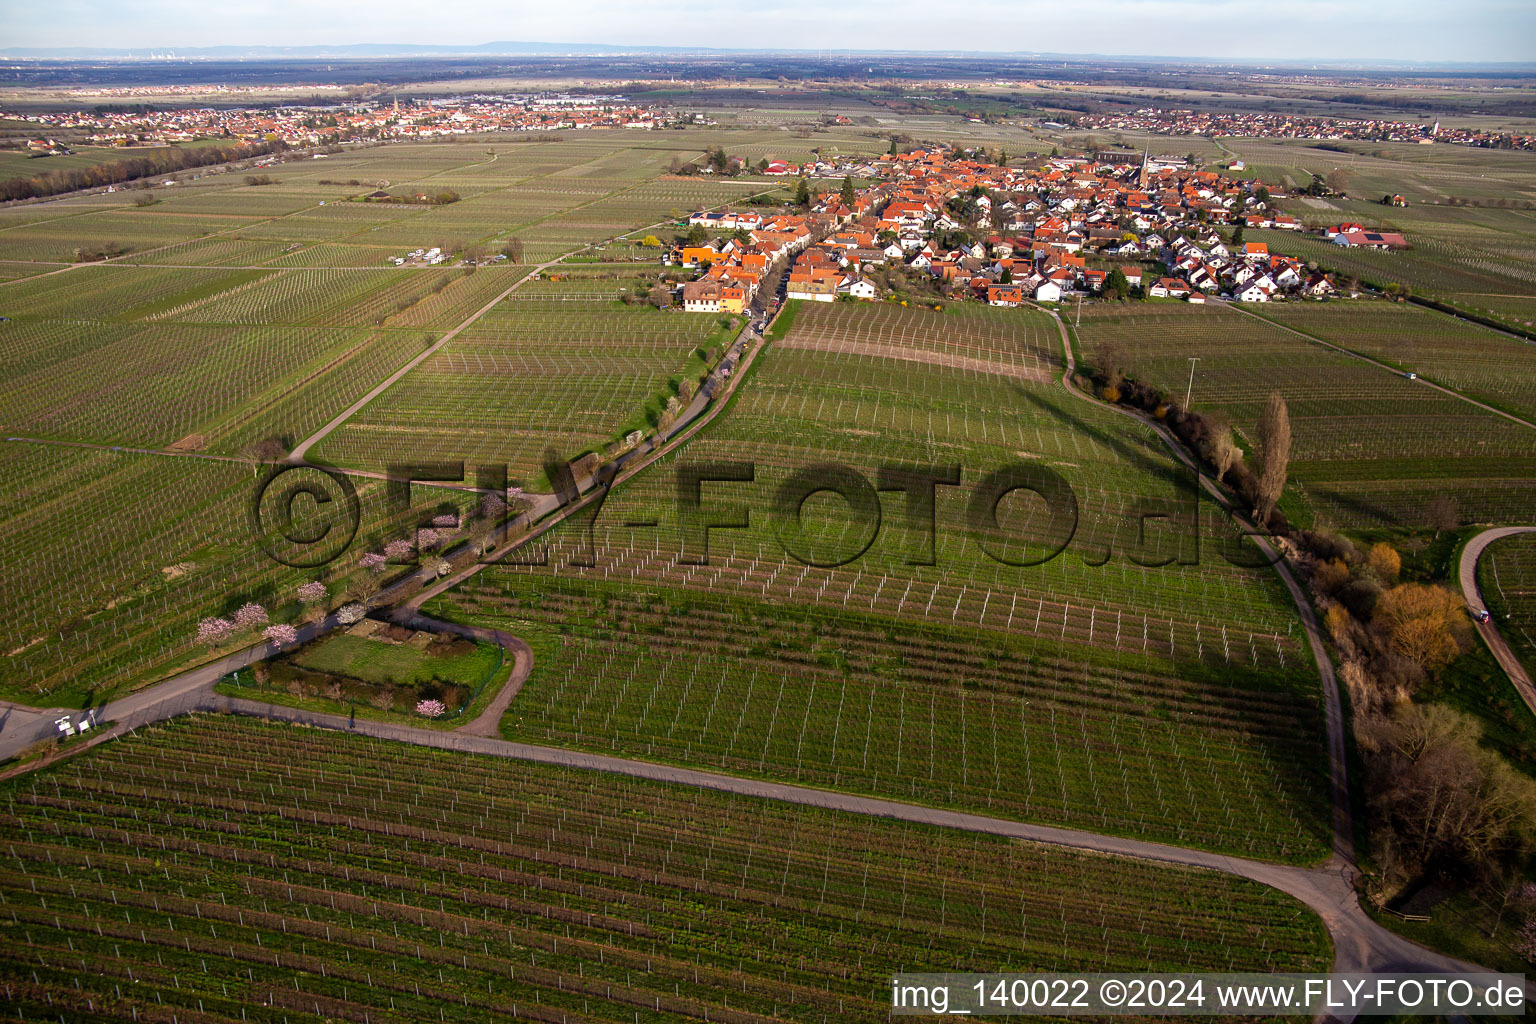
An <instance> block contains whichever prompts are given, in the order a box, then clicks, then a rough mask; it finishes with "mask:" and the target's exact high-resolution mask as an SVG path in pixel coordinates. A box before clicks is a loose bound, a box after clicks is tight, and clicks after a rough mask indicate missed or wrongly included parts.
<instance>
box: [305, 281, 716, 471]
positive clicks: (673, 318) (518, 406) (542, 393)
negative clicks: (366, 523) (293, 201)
mask: <svg viewBox="0 0 1536 1024" xmlns="http://www.w3.org/2000/svg"><path fill="white" fill-rule="evenodd" d="M562 276H563V277H567V278H568V279H566V280H559V281H550V280H545V281H534V282H530V283H529V284H527V285H525V286H524V287H522V288H520V289H519V290H518V291H516V292H514V293H513V294H512V295H511V296H510V297H508V298H507V299H506V300H505V301H503V302H501V303H500V304H498V305H497V306H496V307H495V308H494V309H493V310H491V311H490V312H489V313H487V314H486V315H485V316H483V317H481V318H480V319H479V320H477V321H476V322H475V323H474V324H473V325H472V326H471V327H469V328H468V329H466V330H465V331H464V332H463V333H462V334H460V335H459V336H458V337H456V338H454V340H453V341H452V342H450V343H449V344H448V345H447V346H446V347H444V348H443V349H442V350H440V351H439V352H437V353H436V354H435V355H434V356H433V357H432V358H431V359H429V360H427V361H426V362H424V363H422V364H421V365H420V366H418V367H416V368H415V369H414V370H412V371H411V372H410V373H409V374H408V375H406V377H404V378H403V379H402V380H400V381H399V382H397V383H396V384H395V385H393V386H392V387H391V388H390V389H389V390H388V391H386V392H385V393H384V394H383V395H381V396H379V398H377V399H375V400H374V401H373V402H371V403H369V405H368V406H367V407H365V408H364V409H363V410H361V411H360V412H359V413H357V414H356V415H354V416H353V417H352V418H351V419H349V420H348V421H347V422H346V423H345V424H344V425H343V426H342V427H341V428H340V429H339V430H337V431H336V432H335V433H334V434H332V435H330V436H329V437H327V438H326V439H325V441H324V442H323V443H322V444H321V445H320V446H319V448H318V449H317V453H318V454H319V455H321V456H322V457H324V458H326V459H329V460H331V461H333V462H336V463H338V464H341V465H350V466H366V467H373V468H379V467H383V466H386V465H389V464H391V463H403V462H411V461H420V460H422V459H451V460H460V459H462V460H465V461H466V462H468V463H469V464H472V465H484V464H487V463H501V464H505V465H507V466H508V467H509V474H510V476H511V478H512V479H513V480H519V479H521V480H524V481H526V482H531V481H533V480H534V478H536V477H537V476H538V475H539V473H540V472H541V467H542V465H543V459H544V454H545V451H546V449H550V448H553V449H554V450H555V451H556V452H558V453H559V454H560V455H561V456H562V457H564V458H574V457H575V456H577V455H579V454H581V453H582V452H583V451H585V450H588V449H594V448H600V447H602V446H603V445H605V444H607V443H609V442H610V441H613V440H615V439H616V438H618V437H621V436H622V435H623V433H624V432H625V431H627V430H633V429H638V428H642V427H646V428H648V427H650V426H653V425H654V422H655V420H654V416H655V415H656V413H657V411H658V410H659V407H660V406H659V403H662V402H664V401H665V396H670V394H671V393H672V390H673V389H674V388H675V387H676V386H677V385H679V384H681V382H682V381H683V379H684V377H685V376H688V377H692V378H695V382H696V378H697V376H698V375H699V374H700V373H701V372H702V369H703V366H704V362H703V358H702V357H703V356H704V355H707V354H708V353H709V351H710V350H712V349H714V350H719V349H720V348H722V347H723V345H724V343H726V342H728V341H729V340H731V339H732V338H733V337H734V336H735V331H734V329H732V328H731V327H729V326H724V327H723V326H722V320H721V318H717V317H700V316H689V315H686V314H682V313H675V312H672V313H664V312H661V311H658V310H655V309H652V308H650V307H649V306H644V305H641V306H631V307H626V306H624V305H622V304H620V303H619V302H617V301H616V299H617V297H618V295H619V289H620V287H621V281H620V280H619V279H618V278H617V276H616V275H613V274H609V273H599V272H595V271H587V272H579V273H573V274H570V275H562ZM622 283H623V284H629V283H630V281H629V279H627V278H626V279H624V280H623V282H622ZM727 322H728V318H727ZM647 406H650V407H651V409H650V414H651V416H652V417H653V418H652V419H650V420H649V421H646V420H644V419H640V420H637V419H636V418H637V417H639V416H641V415H642V411H643V410H646V408H647Z"/></svg>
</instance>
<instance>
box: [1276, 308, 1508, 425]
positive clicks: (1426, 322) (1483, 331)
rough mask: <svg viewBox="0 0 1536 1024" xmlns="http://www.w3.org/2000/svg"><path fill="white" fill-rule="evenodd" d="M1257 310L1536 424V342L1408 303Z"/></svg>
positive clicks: (1281, 322) (1296, 328)
mask: <svg viewBox="0 0 1536 1024" xmlns="http://www.w3.org/2000/svg"><path fill="white" fill-rule="evenodd" d="M1253 311H1254V312H1256V313H1258V314H1259V315H1260V316H1263V317H1266V318H1268V319H1271V320H1274V321H1275V322H1276V323H1280V324H1283V325H1285V326H1286V327H1291V328H1294V329H1295V330H1298V331H1301V332H1302V333H1304V334H1309V335H1312V336H1313V337H1316V338H1321V339H1323V340H1324V341H1330V342H1332V343H1334V344H1335V345H1340V346H1342V347H1344V348H1347V349H1349V350H1350V351H1351V352H1359V353H1360V354H1362V355H1367V356H1370V357H1371V358H1372V359H1377V360H1380V361H1382V362H1384V363H1387V364H1389V365H1391V366H1395V367H1397V368H1399V369H1401V370H1404V371H1412V372H1414V373H1417V374H1418V375H1419V376H1420V377H1422V378H1424V379H1425V380H1431V381H1434V382H1435V383H1438V384H1443V385H1445V386H1446V387H1448V388H1451V389H1453V390H1455V391H1457V392H1459V393H1461V394H1463V395H1468V396H1470V397H1472V398H1476V399H1477V400H1479V401H1481V402H1485V403H1487V404H1489V405H1492V406H1494V407H1495V408H1498V409H1503V410H1505V411H1506V412H1512V413H1514V414H1516V415H1518V416H1521V417H1523V418H1524V419H1527V420H1533V421H1536V345H1533V344H1530V343H1527V342H1523V341H1520V340H1519V339H1517V338H1512V337H1510V336H1509V335H1506V334H1500V333H1499V332H1497V331H1493V330H1490V329H1488V328H1486V327H1480V326H1478V325H1476V324H1471V323H1468V322H1467V321H1465V320H1457V319H1455V318H1454V317H1449V316H1445V315H1444V314H1441V313H1437V312H1434V311H1432V310H1428V309H1424V308H1423V307H1420V306H1414V305H1410V304H1408V303H1402V302H1369V301H1348V300H1333V301H1329V302H1322V303H1318V302H1276V303H1271V304H1270V305H1269V306H1268V307H1266V308H1264V309H1254V310H1253Z"/></svg>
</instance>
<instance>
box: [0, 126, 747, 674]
mask: <svg viewBox="0 0 1536 1024" xmlns="http://www.w3.org/2000/svg"><path fill="white" fill-rule="evenodd" d="M677 152H679V151H678V150H676V149H675V148H671V147H668V146H665V145H663V146H661V147H659V148H651V147H644V146H642V147H636V146H634V145H633V140H632V138H630V137H610V138H606V139H594V140H590V141H588V140H583V141H582V142H580V143H576V144H571V145H567V144H566V143H564V142H561V141H553V140H549V141H545V140H540V141H538V142H528V143H506V142H498V143H494V144H488V145H486V146H474V145H465V144H463V143H449V144H419V145H417V144H411V145H398V146H389V147H384V148H378V149H362V150H355V151H351V152H346V153H341V154H336V155H334V156H332V157H330V158H328V159H327V160H321V161H306V162H302V163H293V164H285V165H280V166H279V167H278V168H277V169H276V173H275V175H274V176H275V177H276V178H277V179H278V180H277V181H276V183H275V184H272V185H265V186H250V185H246V184H243V182H242V179H240V178H239V177H236V176H234V175H219V174H209V175H206V176H202V177H198V178H195V179H188V180H183V181H182V182H181V183H180V184H178V185H177V186H175V187H174V188H163V187H162V188H156V189H153V190H148V193H147V196H146V193H145V192H144V191H140V192H138V193H137V194H136V195H130V194H128V193H125V192H119V193H116V194H97V195H85V196H75V197H69V198H64V199H60V200H56V201H52V202H48V203H44V204H37V205H30V206H15V207H10V208H7V209H5V210H3V211H0V316H3V317H4V318H5V319H4V320H3V321H0V384H3V385H4V392H5V396H6V397H5V398H4V400H0V431H3V432H4V434H5V435H6V436H8V437H14V438H26V439H36V440H38V441H43V442H49V443H50V444H49V445H48V446H40V445H36V444H31V443H28V442H23V441H11V442H9V443H7V444H6V446H5V449H4V451H3V452H0V475H3V476H4V477H5V478H6V480H7V481H8V482H9V485H8V487H7V489H6V497H7V505H6V510H5V514H4V517H3V521H0V548H3V550H4V551H5V552H6V554H7V559H6V561H7V564H8V565H10V566H15V567H25V578H24V579H22V580H19V581H18V582H17V583H16V584H15V585H14V586H12V587H11V588H9V589H8V590H7V593H6V595H5V597H4V598H3V599H0V602H3V606H4V608H3V610H4V613H5V625H4V627H3V633H4V636H3V639H0V643H3V644H4V646H3V650H5V651H6V652H8V653H9V655H10V657H9V658H8V659H7V664H6V668H5V669H4V670H3V671H0V692H4V693H5V694H6V695H8V696H16V697H20V698H22V699H28V700H34V701H37V700H42V701H50V700H53V701H56V700H66V701H78V700H80V699H81V698H82V697H83V696H84V695H86V694H89V693H100V692H104V691H110V690H111V689H112V688H113V687H114V686H119V685H123V684H124V683H127V682H129V681H141V680H144V679H152V678H154V676H155V674H156V673H157V672H159V671H163V669H164V667H165V666H168V665H173V664H182V663H184V662H185V661H186V660H187V659H188V658H189V657H191V656H192V655H193V654H194V653H195V652H194V651H193V650H192V649H191V648H190V641H191V635H192V630H193V627H194V625H195V624H196V622H197V621H198V619H199V618H201V617H203V616H207V615H213V614H218V613H227V612H228V611H229V610H230V607H232V606H231V605H230V604H229V603H230V602H231V601H234V602H235V603H236V604H238V603H239V601H240V600H244V599H247V598H257V599H261V600H263V601H271V600H273V599H278V603H279V604H282V603H283V602H284V601H286V600H287V598H286V597H284V596H283V595H285V594H287V593H288V592H289V591H290V590H291V588H292V587H293V586H296V585H297V584H298V583H299V582H302V581H303V580H304V579H305V578H306V577H305V576H303V574H300V573H298V572H297V571H295V570H289V569H284V568H283V567H281V566H278V565H276V564H274V563H272V562H271V561H270V559H268V558H267V556H266V555H265V554H264V553H262V552H261V551H260V550H258V549H257V548H256V547H255V546H254V545H253V544H252V542H251V538H250V528H249V526H248V525H247V522H246V517H247V512H246V509H245V503H246V502H247V501H248V500H249V496H250V492H251V488H252V487H253V486H254V484H253V475H254V473H255V469H254V467H253V466H250V465H247V464H245V463H244V462H241V461H220V460H221V459H235V460H242V459H247V458H249V457H250V453H251V452H253V451H255V450H256V447H255V446H257V445H261V446H263V447H264V448H265V449H270V448H271V446H272V445H274V444H281V445H282V446H283V447H284V448H291V447H292V446H293V445H296V444H297V443H299V442H300V441H301V440H303V439H304V438H306V437H308V436H310V435H311V434H313V433H314V432H315V431H317V430H319V429H320V428H321V427H322V426H324V425H325V424H327V423H328V422H330V421H331V420H332V419H333V418H334V417H336V416H337V415H338V414H339V413H341V412H342V411H343V410H345V409H346V408H347V407H348V406H350V405H351V404H352V403H353V402H355V401H356V400H357V399H358V398H359V397H361V396H362V395H364V394H366V393H367V392H368V391H369V390H370V389H371V388H372V387H374V386H375V385H377V384H378V383H379V382H381V381H383V380H384V379H386V378H387V377H389V376H390V374H392V373H393V372H395V371H396V370H398V369H399V368H401V367H402V366H404V365H406V363H407V362H408V361H409V360H411V359H412V358H413V357H415V356H416V355H418V354H419V353H421V352H422V350H423V349H424V348H425V347H426V346H428V345H430V344H432V343H433V342H435V341H436V340H437V339H439V338H440V337H442V335H443V334H444V333H445V332H446V331H448V330H450V329H452V328H454V327H456V326H458V325H459V324H461V323H462V322H463V321H464V320H465V319H466V318H468V317H469V316H471V314H473V313H475V312H476V311H477V310H479V309H480V308H481V307H483V306H484V305H485V304H486V303H487V302H489V301H490V300H491V299H493V298H494V297H495V296H497V295H498V294H501V293H502V292H504V291H506V290H507V289H508V288H509V287H510V286H511V285H513V284H514V283H516V282H517V281H519V280H521V279H522V278H523V277H524V276H525V275H526V273H527V270H528V268H527V266H526V265H517V266H514V265H508V264H501V265H495V266H481V267H457V266H455V267H450V266H444V267H423V268H415V267H399V268H397V267H393V266H390V265H388V262H387V260H388V258H389V257H390V256H397V255H400V254H402V253H403V252H405V251H408V249H409V248H412V247H421V246H427V245H434V244H439V245H444V246H448V245H453V246H462V245H466V244H471V243H485V244H487V245H491V246H499V245H500V244H502V243H503V242H505V241H507V240H508V239H510V238H512V237H513V236H514V235H521V234H522V233H524V232H533V233H536V237H535V235H534V234H530V235H529V236H528V238H527V240H526V242H525V252H526V258H527V259H530V260H532V259H553V258H556V257H558V256H560V255H561V254H563V253H568V252H571V251H574V250H576V249H579V248H581V247H582V246H584V245H587V244H588V243H590V242H593V241H598V240H601V239H603V238H606V237H609V236H610V235H613V234H622V233H624V232H625V231H629V230H633V229H636V228H641V227H646V226H648V225H651V224H654V223H655V222H657V221H658V220H662V219H666V218H668V217H670V216H671V215H672V211H673V209H674V208H679V209H683V210H687V209H692V208H694V207H695V206H697V205H700V204H709V205H713V204H715V203H717V202H720V201H722V200H724V199H727V198H730V197H732V196H737V195H741V194H744V193H746V192H754V191H762V190H763V189H764V188H773V187H776V186H765V185H764V184H763V183H760V182H758V183H753V182H741V183H724V182H713V181H700V180H697V179H693V180H682V179H660V180H657V179H655V178H654V174H655V172H656V169H657V168H658V167H661V166H664V165H665V164H666V162H667V161H669V160H670V159H671V157H672V155H673V154H674V153H677ZM694 153H696V151H687V150H686V148H685V150H684V151H683V155H685V156H689V155H694ZM347 180H353V181H359V182H361V181H366V182H368V183H370V184H371V183H373V182H376V181H381V180H384V181H389V182H392V183H393V186H392V187H395V188H400V187H401V186H403V185H407V184H414V185H416V187H418V188H421V189H424V190H426V189H430V190H440V189H442V188H448V187H451V188H454V189H456V190H458V191H459V192H460V193H461V195H463V196H464V198H463V199H462V200H461V201H460V202H458V203H455V204H451V205H447V206H421V205H414V206H412V205H399V204H371V203H358V202H348V201H347V197H348V196H349V195H355V194H356V193H358V192H359V191H361V189H362V186H360V185H358V186H349V185H343V184H339V183H340V182H342V181H347ZM135 198H139V199H144V198H149V199H153V200H154V202H153V203H151V204H150V205H144V206H140V205H137V204H136V203H135V201H134V200H135ZM102 246H107V247H108V248H110V249H111V251H121V250H124V249H126V250H128V252H127V253H126V254H125V255H122V256H118V257H115V258H113V259H111V260H108V261H106V262H104V263H89V264H85V265H76V264H73V263H71V262H69V261H71V260H73V259H74V258H75V256H74V254H75V251H76V249H78V248H80V247H87V248H99V247H102ZM8 260H9V261H27V262H5V261H8ZM31 261H36V262H31ZM48 261H58V262H48ZM583 287H584V286H583V284H581V283H580V282H579V281H573V282H571V284H570V285H569V288H570V289H571V291H569V292H567V291H563V290H562V287H561V285H559V284H555V283H551V282H545V283H542V284H541V285H540V286H537V287H535V288H533V289H532V290H531V294H530V296H529V298H528V301H527V302H526V303H523V302H519V303H517V304H513V303H508V304H505V305H504V306H503V307H501V308H499V309H498V310H497V311H496V312H495V313H493V314H492V315H489V316H487V317H486V318H485V320H484V321H483V322H482V323H480V324H477V325H476V329H475V332H474V333H472V334H466V335H465V336H463V337H462V338H460V339H459V341H458V344H457V345H456V346H454V347H450V348H448V349H446V350H445V351H444V352H442V353H440V356H439V359H438V360H436V361H434V362H432V363H429V364H428V365H426V366H423V367H421V368H420V371H419V372H418V373H417V374H414V375H412V376H411V377H409V378H408V379H407V380H405V381H402V383H401V385H400V388H399V390H398V391H397V392H391V393H389V394H387V395H386V396H385V398H384V405H383V407H384V408H385V409H386V411H387V412H388V413H389V414H390V415H397V416H398V425H400V426H402V427H410V428H412V429H413V430H414V431H415V432H414V433H409V434H397V433H393V432H389V433H386V434H384V435H383V438H382V441H381V439H380V437H379V435H378V434H377V433H370V432H369V423H370V420H369V419H368V416H369V415H370V414H371V412H372V409H369V410H365V413H364V415H363V416H361V417H359V419H358V423H359V425H358V426H352V425H349V427H348V430H349V431H352V432H353V433H341V434H338V435H337V437H336V438H334V439H333V440H334V441H335V442H336V443H337V444H338V445H339V446H340V447H341V450H342V451H344V452H345V451H347V450H348V446H350V451H351V452H352V453H353V454H354V455H355V456H356V458H357V461H358V462H359V463H361V464H365V465H368V466H373V467H376V468H382V464H383V463H384V462H386V461H389V460H391V459H393V458H395V457H396V456H397V455H399V454H400V453H402V452H405V457H406V458H407V459H408V460H409V459H415V458H421V457H424V456H428V455H430V454H432V453H434V452H436V453H444V454H451V455H452V457H455V458H464V457H467V456H470V455H478V456H482V457H484V458H487V459H503V458H505V459H507V460H509V461H511V462H513V463H515V464H516V465H517V466H518V467H519V470H518V471H519V472H521V473H523V474H524V475H528V476H532V475H535V473H536V469H537V466H538V464H539V461H540V460H541V458H542V456H543V454H544V448H545V446H547V445H550V444H553V445H555V446H556V447H557V448H558V449H559V450H561V451H562V452H563V453H565V454H567V455H575V454H577V450H579V449H581V448H583V447H587V446H594V445H601V444H603V443H606V442H608V441H610V440H611V439H612V438H613V437H614V436H615V435H616V433H617V432H619V431H621V429H623V428H625V427H626V425H628V426H629V427H630V428H632V427H633V426H635V425H641V424H643V423H644V422H645V418H646V417H647V416H651V417H654V416H655V414H656V411H657V409H658V408H659V406H660V404H661V403H664V402H665V397H666V395H667V394H668V393H669V392H668V388H669V387H670V386H672V382H673V381H675V380H678V379H680V378H679V375H680V374H681V373H683V372H684V371H685V370H688V371H690V372H697V371H701V370H702V368H703V366H702V361H701V359H700V357H699V355H698V354H696V352H695V350H696V349H698V348H699V347H700V346H701V345H705V346H706V349H707V347H708V346H709V345H713V344H718V342H719V341H720V338H717V337H715V332H717V331H719V330H720V328H719V327H718V325H716V324H715V323H714V322H713V321H712V320H708V319H702V320H701V319H696V318H686V317H682V316H675V315H674V316H667V317H663V316H662V315H661V314H658V313H655V312H654V311H650V310H646V311H640V310H629V309H625V308H622V307H619V306H618V305H617V303H615V302H614V301H613V300H614V299H615V298H616V297H617V294H618V292H617V286H616V285H614V284H608V283H604V284H603V285H601V290H602V294H601V297H599V295H598V294H596V293H591V294H588V293H584V292H582V288H583ZM567 299H576V300H578V301H575V302H568V301H566V300H567ZM647 313H648V314H650V315H649V317H647V316H646V315H645V314H647ZM397 394H398V395H399V396H400V398H399V404H398V405H390V404H389V403H390V402H391V401H394V400H395V399H396V395H397ZM465 408H478V409H479V410H481V415H482V419H483V422H482V423H481V425H480V440H479V442H478V443H477V444H476V445H475V447H474V451H468V450H464V448H463V447H462V446H461V445H460V444H459V443H458V440H457V438H456V436H455V435H456V431H457V430H458V429H459V427H461V426H462V425H463V424H464V419H463V416H462V411H463V410H464V409H465ZM374 422H376V421H374ZM413 425H414V426H413ZM81 445H83V446H98V447H97V448H96V449H92V448H90V447H70V446H81ZM117 447H124V448H144V449H150V450H160V449H172V450H174V451H176V452H178V453H182V454H187V453H196V454H207V455H210V456H216V457H217V458H210V459H187V458H170V457H167V456H163V455H137V454H133V453H129V452H123V451H113V450H108V449H111V448H117ZM407 448H409V451H406V449H407ZM448 448H452V449H453V451H452V452H451V453H448V452H447V449H448ZM571 449H576V450H571ZM359 489H360V492H361V493H362V495H363V498H364V501H365V504H366V503H367V502H376V501H377V500H378V494H377V493H376V491H377V488H376V487H374V486H373V485H368V484H362V485H360V487H359ZM104 510H105V511H104ZM382 515H383V513H382V511H381V510H380V509H379V508H378V507H376V506H370V507H369V509H368V512H367V514H366V515H365V526H364V533H363V535H362V536H363V537H369V538H371V539H373V540H374V541H377V540H378V534H377V533H376V532H374V533H372V534H370V533H369V532H368V531H378V530H380V529H383V528H384V525H385V520H384V518H381V517H382ZM60 536H63V537H69V538H72V542H71V543H69V544H67V545H65V546H63V548H62V549H57V550H55V549H54V548H55V546H54V545H49V544H47V543H45V540H46V539H47V538H54V537H60ZM350 569H351V563H348V565H347V566H346V567H337V568H335V569H334V570H333V571H332V573H331V575H330V576H328V577H327V579H329V580H330V581H331V583H332V585H333V589H334V590H339V588H340V587H342V586H344V585H345V581H346V578H347V572H348V571H350Z"/></svg>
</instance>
